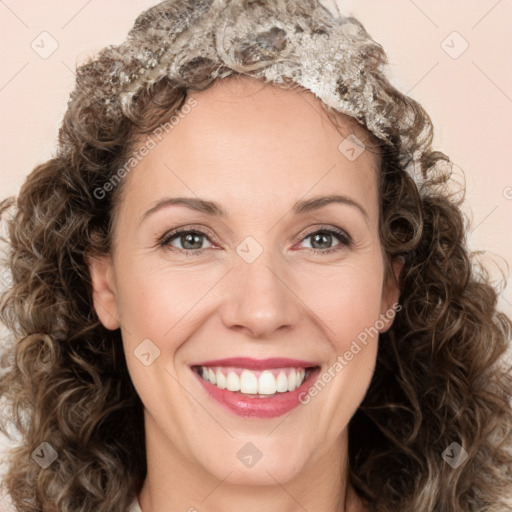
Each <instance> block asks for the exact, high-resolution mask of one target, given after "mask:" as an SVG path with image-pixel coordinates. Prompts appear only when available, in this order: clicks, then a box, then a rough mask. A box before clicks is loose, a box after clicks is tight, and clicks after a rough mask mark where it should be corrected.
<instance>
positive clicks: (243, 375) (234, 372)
mask: <svg viewBox="0 0 512 512" xmlns="http://www.w3.org/2000/svg"><path fill="white" fill-rule="evenodd" d="M318 368H319V367H318V366H311V367H306V368H303V367H283V368H269V369H264V370H250V369H248V368H241V367H234V366H231V367H230V366H209V367H207V366H193V367H192V369H193V370H194V371H195V372H196V373H197V374H198V375H199V376H200V377H201V379H203V380H204V381H206V382H209V383H210V384H213V385H214V386H216V387H217V388H218V389H225V390H227V391H231V392H233V393H237V394H239V395H243V396H247V397H254V398H269V397H272V396H277V395H281V394H284V393H290V392H292V391H295V390H296V389H298V388H300V387H301V386H302V385H303V384H304V382H306V381H307V380H308V379H309V377H310V376H311V375H312V373H313V372H314V371H315V370H316V369H318Z"/></svg>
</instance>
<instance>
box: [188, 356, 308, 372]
mask: <svg viewBox="0 0 512 512" xmlns="http://www.w3.org/2000/svg"><path fill="white" fill-rule="evenodd" d="M192 366H234V367H236V368H247V369H248V370H266V369H271V368H311V367H314V366H318V364H317V363H314V362H312V361H304V360H300V359H289V358H286V357H271V358H268V359H252V358H251V357H230V358H228V359H215V360H211V361H203V362H200V363H195V364H193V365H192Z"/></svg>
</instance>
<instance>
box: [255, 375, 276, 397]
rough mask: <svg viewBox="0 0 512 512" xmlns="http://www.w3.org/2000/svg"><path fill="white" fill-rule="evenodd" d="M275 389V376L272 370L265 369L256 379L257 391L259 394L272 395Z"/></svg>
mask: <svg viewBox="0 0 512 512" xmlns="http://www.w3.org/2000/svg"><path fill="white" fill-rule="evenodd" d="M276 391H277V383H276V378H275V377H274V376H273V375H272V372H269V371H267V370H265V371H264V372H263V373H262V374H261V375H260V379H259V381H258V393H259V394H260V395H273V394H275V393H276Z"/></svg>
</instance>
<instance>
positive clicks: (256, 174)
mask: <svg viewBox="0 0 512 512" xmlns="http://www.w3.org/2000/svg"><path fill="white" fill-rule="evenodd" d="M192 95H193V97H194V98H195V99H196V100H197V102H198V104H197V106H196V107H195V108H193V109H192V110H191V112H190V113H189V114H187V115H186V116H184V118H183V119H181V121H180V122H179V124H178V125H176V126H175V127H174V128H173V130H172V131H170V132H169V133H168V134H166V135H165V136H164V138H163V139H162V141H161V142H160V143H159V144H158V145H157V147H156V148H154V149H153V150H151V151H150V152H149V154H148V155H147V156H146V157H145V158H144V159H143V160H142V161H141V162H140V163H139V164H138V165H137V166H136V167H135V168H134V169H133V171H132V172H131V173H130V174H129V175H127V176H126V178H124V182H123V193H122V197H121V201H120V204H119V207H118V210H117V212H116V214H117V215H116V222H115V227H114V233H113V241H114V245H113V250H112V254H111V255H109V256H108V257H104V258H95V259H93V260H92V261H91V264H90V270H91V276H92V280H93V297H94V305H95V309H96V312H97V314H98V316H99V318H100V320H101V322H102V323H103V325H104V326H105V327H107V328H108V329H117V328H119V327H120V328H121V330H122V337H123V344H124V350H125V354H126V361H127V365H128V369H129V372H130V375H131V378H132V380H133V382H134V385H135V388H136V390H137V392H138V394H139V395H140V397H141V399H142V401H143V403H144V406H145V425H146V438H147V460H148V476H147V479H146V481H145V484H144V486H143V489H142V492H141V493H140V495H139V501H140V503H141V506H142V509H143V510H144V512H170V511H177V510H183V511H187V510H194V509H195V510H199V511H201V512H203V511H208V512H216V511H221V510H244V511H247V512H253V511H254V512H256V511H258V512H260V511H261V510H272V511H275V512H295V511H296V510H298V509H299V508H300V509H302V508H303V509H305V510H308V511H309V512H333V511H335V510H336V511H339V510H344V507H345V506H346V510H349V511H351V512H355V511H361V510H365V509H364V507H363V504H362V503H361V501H360V500H359V499H358V497H357V496H356V495H355V493H354V492H353V490H352V489H351V487H350V485H346V481H347V441H348V436H347V425H348V422H349V420H350V418H351V417H352V415H353V414H354V412H355V411H356V410H357V408H358V406H359V405H360V403H361V401H362V400H363V398H364V395H365V393H366V391H367V388H368V386H369V383H370V380H371V377H372V374H373V371H374V366H375V360H376V354H377V342H378V336H374V337H373V338H370V339H369V342H368V343H367V345H366V346H364V347H363V349H362V350H361V351H360V352H359V353H357V354H356V355H354V357H353V359H352V360H351V361H349V362H348V364H346V366H344V367H343V369H342V371H338V372H337V373H335V377H334V378H333V379H332V380H331V381H330V382H329V383H328V385H326V386H325V387H324V388H323V389H322V391H321V392H319V393H318V395H317V396H316V397H314V398H313V399H311V401H310V402H309V403H308V404H307V405H301V406H299V407H297V408H295V409H294V410H292V411H291V413H289V414H288V415H285V416H281V417H278V418H273V419H261V418H242V417H239V416H237V415H235V414H233V413H231V412H229V411H227V410H225V409H224V408H222V407H221V406H220V405H219V404H218V403H216V402H214V401H213V400H212V399H210V398H209V396H208V395H207V394H206V393H205V391H204V390H203V388H202V386H201V384H200V382H199V381H198V379H197V377H196V376H195V375H194V373H193V372H192V371H191V369H190V365H192V364H193V363H196V362H200V361H205V360H209V359H218V358H226V357H236V356H246V357H253V358H267V357H291V358H297V359H305V360H312V361H316V362H317V364H318V365H320V366H321V368H322V371H326V370H327V369H328V368H329V367H331V366H332V364H333V363H334V362H335V361H336V357H337V355H343V354H345V353H346V351H347V350H349V348H350V346H351V343H352V342H353V340H355V339H356V338H357V336H358V335H359V334H360V333H361V332H362V331H364V329H365V328H368V327H370V326H374V325H375V323H376V321H377V320H378V319H379V315H384V314H386V312H389V311H390V310H391V309H392V307H393V304H395V303H396V302H397V301H398V295H399V292H398V287H397V285H396V284H395V283H394V281H393V280H391V279H385V272H384V269H385V265H384V254H383V251H382V247H381V245H380V242H379V237H378V218H379V217H378V216H379V208H378V194H377V172H376V169H377V168H378V163H379V162H378V155H376V154H374V153H372V152H370V151H369V150H365V151H363V152H362V153H361V154H360V156H359V157H358V158H356V159H355V160H353V161H350V160H349V159H348V158H346V157H345V155H344V154H343V153H342V152H340V150H339V149H338V146H339V144H340V143H341V142H342V141H343V140H344V139H345V137H346V136H347V135H349V134H351V133H355V134H356V136H357V137H358V138H359V139H360V140H361V141H363V142H364V141H367V134H366V132H365V130H364V128H362V127H361V126H360V125H359V124H358V123H357V122H355V121H354V120H353V119H352V118H350V117H348V116H344V115H340V120H341V123H342V124H341V130H340V129H337V128H335V127H334V125H333V124H332V122H331V121H330V120H329V119H328V117H327V115H326V113H325V111H323V109H322V108H321V105H320V102H319V100H318V99H317V98H316V97H315V96H314V95H313V94H312V93H309V92H307V91H301V90H297V91H290V90H289V91H285V90H283V89H280V88H278V87H274V86H272V85H268V84H264V83H262V82H259V81H256V80H254V79H250V78H247V77H244V78H238V79H232V78H229V79H224V80H221V81H218V82H216V83H215V84H214V85H213V87H211V88H209V89H207V90H205V91H200V92H195V91H194V92H193V94H192ZM333 193H337V194H343V195H344V196H347V197H349V198H350V199H351V200H352V201H354V202H357V203H358V204H359V205H360V207H361V208H362V209H364V211H365V212H366V216H365V214H363V213H362V212H361V211H360V209H359V208H357V207H355V206H353V205H349V204H339V203H331V204H328V205H325V206H323V207H322V208H320V209H317V210H314V211H311V212H307V213H304V214H300V215H299V214H294V213H292V211H291V210H292V206H293V204H294V203H295V202H296V201H298V200H301V199H311V198H313V197H317V196H325V195H331V194H333ZM178 196H186V197H194V198H196V197H199V198H202V199H207V200H210V201H215V202H216V203H219V204H220V205H221V206H222V207H223V208H224V209H225V210H226V211H227V216H226V217H225V218H220V217H215V216H211V215H208V214H206V213H201V212H196V211H193V210H191V209H188V208H187V207H185V206H182V205H168V206H166V207H164V208H161V209H160V210H158V211H156V212H154V213H152V214H151V215H149V216H147V217H146V218H145V219H144V220H143V221H142V222H141V217H142V216H143V215H144V213H145V212H147V211H148V210H150V209H151V208H152V207H153V206H154V205H155V204H156V203H157V202H158V201H159V200H161V199H162V198H165V197H178ZM177 227H187V228H189V229H192V228H195V229H201V230H202V231H204V232H206V236H205V237H199V238H198V242H197V244H198V245H196V246H195V247H200V249H193V250H195V251H196V253H197V254H193V255H191V256H187V255H185V254H184V248H189V250H190V243H189V245H188V246H187V245H186V243H187V241H186V240H183V237H182V238H181V239H180V236H179V235H178V236H177V237H175V238H174V240H173V241H172V242H170V243H169V244H168V245H167V246H160V245H159V244H158V242H157V240H158V239H159V237H162V235H164V234H165V233H168V232H170V231H171V230H173V229H174V228H177ZM335 227H338V228H339V229H341V230H343V231H344V232H345V233H347V234H348V235H349V236H350V238H351V240H352V242H351V244H349V245H348V246H347V245H345V244H344V243H343V242H342V241H340V240H338V239H337V238H336V237H335V236H334V235H333V237H332V239H331V240H330V241H329V240H327V242H325V241H324V242H322V239H321V237H320V241H318V237H316V241H315V237H312V236H308V235H310V234H311V233H315V232H316V231H318V230H322V229H325V228H335ZM248 236H250V237H252V238H253V239H255V240H256V241H257V243H258V244H259V245H260V246H261V248H262V249H263V252H262V253H261V255H260V256H259V257H258V258H257V259H256V260H255V261H254V262H252V263H248V262H247V261H245V260H244V259H243V258H242V257H240V256H239V255H238V253H237V251H236V248H237V246H239V244H240V243H241V242H242V241H243V240H244V239H245V238H246V237H248ZM183 244H185V247H184V245H183ZM193 247H194V246H193ZM312 248H313V249H314V248H316V253H315V252H312ZM332 248H337V249H339V250H337V251H335V252H332V253H329V254H325V251H327V250H329V249H332ZM251 250H252V249H251ZM201 251H202V252H201ZM322 251H323V252H322ZM394 271H395V275H398V274H399V272H400V268H399V267H397V265H394ZM381 318H382V317H381ZM383 323H384V325H380V327H381V328H380V329H379V331H380V332H383V331H385V330H387V329H388V328H389V327H390V325H391V323H392V318H391V319H385V321H384V322H383ZM144 339H150V340H151V341H152V343H154V345H156V346H157V347H158V349H159V350H160V355H159V357H158V358H156V359H155V360H154V362H153V363H152V364H151V365H149V366H145V365H144V364H142V363H141V361H140V360H139V359H138V358H137V357H136V356H135V355H134V350H135V349H136V348H137V346H138V345H139V344H140V343H141V341H142V340H144ZM247 442H251V443H253V444H254V445H255V446H256V447H257V448H258V450H259V451H260V452H261V454H262V457H261V459H260V460H259V461H258V462H257V463H256V465H254V466H253V467H252V468H247V467H245V466H244V464H242V463H241V461H240V460H239V459H238V458H237V452H238V451H239V450H240V449H241V448H242V447H243V446H244V445H245V444H246V443H247Z"/></svg>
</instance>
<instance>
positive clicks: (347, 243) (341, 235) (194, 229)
mask: <svg viewBox="0 0 512 512" xmlns="http://www.w3.org/2000/svg"><path fill="white" fill-rule="evenodd" d="M323 232H324V233H329V234H333V235H334V236H335V237H336V238H337V239H338V241H339V242H340V244H339V245H341V246H344V247H351V246H352V245H353V240H352V237H351V236H350V235H349V234H348V233H347V232H346V231H345V230H343V229H341V228H338V227H336V226H333V225H317V226H314V227H313V228H308V230H306V231H305V232H302V233H301V234H300V235H299V237H298V239H297V242H295V243H294V246H295V245H296V244H297V243H300V242H302V241H303V240H305V239H306V238H309V237H310V236H312V235H315V234H317V233H323ZM180 233H196V234H199V235H201V236H204V237H205V238H206V239H207V240H208V241H209V242H210V243H214V244H215V243H216V244H217V245H221V244H220V243H219V242H218V240H217V237H216V236H215V235H213V234H212V231H211V230H209V229H208V228H207V227H206V226H202V225H200V224H198V225H184V226H180V227H177V228H174V229H171V230H169V231H167V232H166V233H165V234H164V235H162V236H161V237H159V238H158V240H157V242H158V245H159V246H161V247H166V246H170V244H169V242H170V241H171V240H172V239H174V238H176V237H177V236H178V235H179V234H180ZM337 247H338V246H335V247H331V248H328V249H325V250H322V249H314V248H306V251H308V252H313V253H317V254H322V253H323V254H327V253H330V252H334V251H337V250H341V249H337ZM207 249H211V248H210V247H208V248H205V249H196V250H191V249H179V248H174V250H176V251H178V252H181V253H185V254H188V253H195V254H199V253H202V252H204V251H206V250H207Z"/></svg>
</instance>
